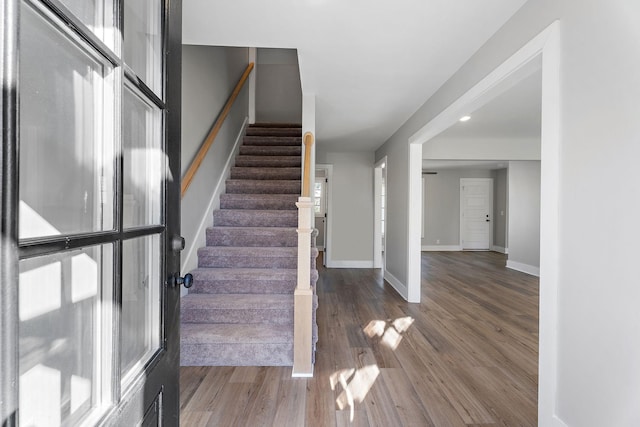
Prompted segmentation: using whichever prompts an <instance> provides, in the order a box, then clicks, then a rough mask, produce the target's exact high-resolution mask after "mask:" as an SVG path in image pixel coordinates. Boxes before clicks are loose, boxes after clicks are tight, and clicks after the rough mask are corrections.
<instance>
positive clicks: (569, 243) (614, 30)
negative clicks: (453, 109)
mask: <svg viewBox="0 0 640 427" xmlns="http://www.w3.org/2000/svg"><path fill="white" fill-rule="evenodd" d="M587 3H588V4H585V2H583V1H578V0H531V1H528V2H527V3H525V4H524V6H523V7H522V8H521V9H520V10H519V11H518V12H516V14H515V15H514V16H513V17H512V18H511V19H510V20H509V21H508V22H507V23H506V24H505V25H504V26H503V27H502V28H501V29H500V30H499V31H498V32H497V33H496V34H495V35H494V36H493V37H492V38H491V39H489V40H488V41H487V42H486V43H485V44H484V45H483V46H482V47H481V48H480V49H479V50H478V51H477V52H476V53H475V54H474V55H473V56H472V57H471V58H470V59H469V60H468V61H467V63H465V64H464V65H463V66H462V67H461V68H460V69H459V70H458V71H457V72H456V73H455V74H454V75H453V76H452V77H451V78H450V79H449V80H448V81H447V82H446V83H445V84H444V85H443V86H442V87H441V88H440V89H439V90H438V91H437V92H436V93H435V94H434V95H433V96H432V97H431V98H430V99H429V100H427V101H426V102H425V104H423V105H422V106H421V107H420V108H419V109H418V110H417V111H416V113H415V114H414V115H413V116H412V117H411V118H409V119H408V120H407V122H405V124H404V125H403V126H402V127H401V128H400V129H398V131H396V133H395V134H394V135H393V136H392V137H391V138H389V140H388V141H387V142H386V143H385V144H384V145H383V146H382V147H380V148H379V149H378V150H377V151H376V159H381V158H382V157H383V156H385V155H386V156H387V159H388V161H389V165H390V167H389V197H390V199H392V200H393V202H392V203H390V208H389V212H388V222H389V227H388V228H387V235H388V238H387V250H388V252H389V255H392V254H393V256H387V266H388V269H389V270H393V273H394V275H396V278H398V279H399V280H401V281H402V282H403V283H406V279H407V274H406V272H407V256H406V251H407V239H408V236H407V212H406V209H407V206H408V205H409V200H408V185H409V178H408V175H407V169H408V159H409V155H408V139H409V137H410V136H412V135H413V134H414V133H415V132H416V131H417V130H418V129H420V128H421V127H422V126H424V125H425V124H427V123H428V122H429V121H431V120H432V119H433V118H434V117H436V115H438V114H439V113H440V112H442V111H443V110H445V109H446V108H447V107H448V106H449V105H451V104H452V103H453V102H454V101H456V100H457V99H458V98H459V97H460V96H461V95H463V94H464V93H465V92H466V91H468V90H469V89H470V88H471V87H473V86H474V85H475V84H476V83H477V82H479V81H480V80H482V79H483V78H484V77H485V76H487V75H488V74H489V73H490V72H492V71H493V70H494V69H496V68H497V67H498V66H500V65H501V64H502V63H503V62H504V61H506V60H507V59H508V58H509V57H511V55H513V54H514V53H515V52H516V51H518V50H519V49H520V48H521V47H522V46H524V45H525V44H526V43H527V42H529V41H530V40H531V39H533V38H534V37H535V36H537V35H538V34H540V32H541V31H543V30H544V29H545V28H547V27H548V26H549V25H550V24H552V23H553V22H554V21H556V20H558V21H559V25H560V28H561V43H560V46H559V47H558V50H557V52H555V53H554V54H557V56H558V59H559V61H560V62H561V67H560V70H559V76H558V77H559V79H560V82H561V87H560V104H559V108H560V123H559V128H560V156H559V159H558V165H557V167H558V170H559V181H558V182H557V183H555V185H557V189H558V205H557V206H548V207H546V208H548V209H557V212H558V215H559V217H558V224H557V225H558V226H557V229H556V228H553V227H552V228H551V229H548V230H543V231H544V232H549V233H552V234H553V235H545V234H544V233H543V239H545V238H547V239H557V241H558V252H557V260H558V265H559V270H558V271H557V283H558V288H557V289H550V290H549V292H557V304H556V305H554V306H553V307H550V306H545V307H541V314H540V323H541V325H543V326H544V328H543V329H541V331H547V332H548V331H549V330H551V329H553V331H557V339H554V335H553V334H551V335H544V334H541V335H540V347H539V350H540V356H541V359H540V365H539V369H540V371H539V372H540V376H539V383H540V390H541V394H540V398H539V405H540V419H539V422H540V425H544V426H547V425H567V426H603V425H620V426H633V425H640V408H639V406H638V404H637V394H638V393H637V391H638V390H639V389H640V380H639V378H640V362H639V361H640V340H639V339H637V337H638V324H640V317H639V316H640V314H639V313H640V311H639V310H638V301H640V286H638V274H637V269H636V268H635V266H636V265H637V263H638V248H637V246H638V245H637V239H636V238H635V236H638V235H640V222H638V220H637V216H638V210H639V209H640V202H639V200H640V194H638V185H637V183H638V182H640V168H638V166H637V162H638V159H640V144H638V135H640V120H638V119H637V117H636V116H637V111H638V100H639V99H640V81H639V80H638V78H639V77H638V76H640V56H639V55H637V54H636V53H637V51H638V40H639V39H640V33H639V31H640V30H639V26H638V24H637V20H636V19H634V17H637V16H640V3H639V2H634V1H629V0H591V1H589V2H587ZM552 73H553V71H552ZM544 79H545V77H544V72H543V80H544ZM543 87H544V86H543ZM544 114H545V113H544V111H543V123H544V122H545V121H546V120H547V119H546V118H544ZM553 119H554V118H552V120H553ZM544 138H545V136H544V135H543V141H544ZM542 152H543V153H544V152H545V147H544V146H543V147H542ZM545 168H546V166H545V165H544V164H542V169H543V175H545V173H544V170H545ZM510 202H511V201H510ZM510 205H512V206H513V203H510ZM612 207H614V208H612ZM510 214H511V215H510V219H511V218H512V217H513V212H510ZM509 240H511V236H509ZM509 249H510V250H511V248H509ZM545 271H546V270H545V266H544V265H542V266H541V281H542V283H544V277H545ZM551 271H552V272H554V271H555V270H553V267H552V270H551ZM542 290H543V292H542V293H541V295H542V294H544V287H543V288H542ZM550 299H551V300H555V299H554V298H547V299H546V301H547V302H548V301H549V300H550ZM542 300H544V298H543V299H542ZM554 334H555V332H554ZM602 367H606V369H603V368H602ZM534 373H535V372H534Z"/></svg>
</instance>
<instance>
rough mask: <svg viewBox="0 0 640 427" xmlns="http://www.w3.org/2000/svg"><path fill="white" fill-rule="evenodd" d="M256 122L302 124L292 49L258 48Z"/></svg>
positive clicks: (295, 64) (296, 68)
mask: <svg viewBox="0 0 640 427" xmlns="http://www.w3.org/2000/svg"><path fill="white" fill-rule="evenodd" d="M256 65H257V67H256V121H257V122H273V123H278V122H279V123H302V86H301V83H300V69H299V67H298V52H297V51H296V50H295V49H266V48H260V49H258V58H257V64H256Z"/></svg>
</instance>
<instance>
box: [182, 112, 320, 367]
mask: <svg viewBox="0 0 640 427" xmlns="http://www.w3.org/2000/svg"><path fill="white" fill-rule="evenodd" d="M301 134H302V130H301V127H300V126H295V125H274V124H269V125H266V124H265V125H251V126H249V127H248V128H247V132H246V136H245V137H244V141H243V145H242V146H241V147H240V152H239V154H238V156H237V158H236V162H235V167H233V168H231V176H230V179H229V180H227V182H226V193H225V194H222V195H221V196H220V209H219V210H217V211H215V212H214V213H213V227H211V228H209V229H208V230H207V238H206V240H207V246H206V247H204V248H200V250H199V251H198V268H197V269H196V270H194V271H192V272H191V273H192V274H193V278H194V284H193V287H192V288H191V289H190V292H189V294H188V295H186V296H185V297H183V298H182V302H181V304H182V307H181V323H182V324H181V356H180V362H181V365H182V366H291V365H292V364H293V311H294V310H293V300H294V296H293V293H294V290H295V288H296V282H297V270H296V268H297V252H298V250H297V244H298V235H297V232H296V228H297V226H298V211H297V208H296V205H295V203H296V201H297V199H298V197H299V196H300V189H301V182H300V180H301V166H300V164H301V151H302V148H301V142H302V135H301ZM317 255H318V251H317V249H315V248H312V250H311V259H310V262H311V287H312V288H314V289H315V283H316V281H317V279H318V271H317V270H316V267H315V259H316V257H317ZM316 301H317V299H316V298H314V316H313V317H314V321H313V343H314V346H315V342H316V341H317V327H316V325H315V323H316V322H315V306H317V302H316Z"/></svg>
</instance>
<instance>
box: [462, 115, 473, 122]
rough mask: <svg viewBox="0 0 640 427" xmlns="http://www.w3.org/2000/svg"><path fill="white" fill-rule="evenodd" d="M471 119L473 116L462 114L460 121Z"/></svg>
mask: <svg viewBox="0 0 640 427" xmlns="http://www.w3.org/2000/svg"><path fill="white" fill-rule="evenodd" d="M469 119H471V116H462V117H460V121H461V122H466V121H468V120H469Z"/></svg>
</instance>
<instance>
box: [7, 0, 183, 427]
mask: <svg viewBox="0 0 640 427" xmlns="http://www.w3.org/2000/svg"><path fill="white" fill-rule="evenodd" d="M165 6H166V8H165ZM180 9H181V5H180V1H179V0H169V1H166V2H161V1H160V0H144V1H138V0H125V1H120V0H86V1H77V0H3V6H2V7H0V22H2V23H3V26H2V28H1V29H0V32H1V34H0V40H2V41H3V43H0V58H1V60H2V66H0V77H1V79H0V81H2V82H3V92H2V98H3V99H2V101H3V102H2V103H1V104H0V109H2V110H1V113H2V114H0V120H2V126H3V133H2V151H1V152H0V153H1V157H0V160H2V161H0V167H1V168H2V189H3V197H2V198H0V210H1V213H2V222H1V223H0V224H1V226H2V233H1V234H0V237H1V240H0V263H1V265H2V272H1V275H2V280H3V283H2V287H0V309H1V310H2V313H3V316H2V317H1V318H0V340H1V343H0V344H1V348H0V366H2V378H0V380H1V381H0V383H2V387H0V393H1V395H0V411H1V413H0V415H1V416H2V418H1V419H2V421H3V426H17V425H19V426H40V425H47V426H61V425H95V424H102V423H107V424H111V425H141V424H145V425H146V424H149V423H150V424H154V425H160V424H164V423H166V424H168V425H175V424H177V423H178V416H179V411H178V381H177V379H178V366H177V361H178V360H179V357H178V353H179V342H178V333H179V311H178V309H177V308H178V307H179V304H178V302H179V295H180V289H179V288H177V287H175V286H173V282H172V281H170V280H167V279H168V278H169V277H175V275H177V274H178V272H179V251H174V250H173V246H172V242H173V241H174V240H175V238H176V237H177V236H179V186H180V182H179V179H178V177H179V171H180V164H179V153H180V139H179V135H180V120H179V117H180V116H179V111H180V85H179V82H180V72H179V70H180V46H181V40H180V32H181V31H180V25H179V24H180V21H181V16H180ZM169 12H171V13H169ZM168 29H171V30H172V31H168ZM15 70H17V71H18V73H19V74H18V73H15V72H14V71H15ZM167 70H171V71H167ZM169 73H171V76H172V77H173V78H172V80H171V82H170V81H169V79H168V75H169ZM5 82H12V83H11V85H9V86H4V83H5ZM7 106H8V110H5V108H6V107H7ZM170 111H174V112H175V113H174V114H171V113H170ZM176 135H177V136H178V137H177V138H176ZM174 177H175V178H174ZM176 201H177V202H176ZM167 206H172V207H173V208H172V209H167ZM11 349H14V350H13V351H12V350H11Z"/></svg>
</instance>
